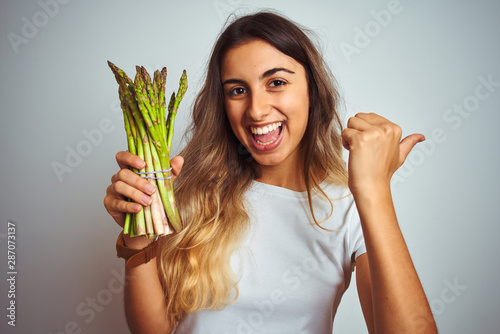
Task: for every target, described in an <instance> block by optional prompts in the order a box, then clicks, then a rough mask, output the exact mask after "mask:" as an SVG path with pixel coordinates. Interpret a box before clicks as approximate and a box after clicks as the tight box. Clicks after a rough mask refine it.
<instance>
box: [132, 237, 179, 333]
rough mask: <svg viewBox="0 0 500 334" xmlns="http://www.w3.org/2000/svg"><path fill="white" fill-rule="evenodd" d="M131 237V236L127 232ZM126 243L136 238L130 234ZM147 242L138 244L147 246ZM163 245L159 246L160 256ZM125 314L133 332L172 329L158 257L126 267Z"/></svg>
mask: <svg viewBox="0 0 500 334" xmlns="http://www.w3.org/2000/svg"><path fill="white" fill-rule="evenodd" d="M125 238H127V236H125ZM128 239H129V242H128V244H127V241H125V245H127V247H130V248H135V247H133V246H130V244H131V243H132V241H134V240H132V239H141V238H128ZM144 247H145V246H144V245H141V246H139V247H137V248H138V249H142V248H144ZM160 249H161V247H158V256H159V255H160ZM125 277H126V282H127V284H126V285H125V316H126V318H127V324H128V327H129V329H130V332H131V333H133V334H134V333H141V334H142V333H145V334H148V333H152V334H156V333H170V332H171V331H172V329H173V326H171V325H170V324H168V322H167V319H166V309H165V300H164V297H163V288H162V286H161V283H160V279H159V275H158V268H157V261H156V259H152V260H151V261H149V262H148V263H145V264H141V265H139V266H137V267H127V266H126V267H125Z"/></svg>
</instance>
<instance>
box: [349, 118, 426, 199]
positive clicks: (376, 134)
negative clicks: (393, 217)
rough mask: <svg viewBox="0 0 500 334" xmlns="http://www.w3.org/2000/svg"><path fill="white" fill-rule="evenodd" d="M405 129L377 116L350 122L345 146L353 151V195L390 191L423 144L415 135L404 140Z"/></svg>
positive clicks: (351, 165)
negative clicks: (397, 174)
mask: <svg viewBox="0 0 500 334" xmlns="http://www.w3.org/2000/svg"><path fill="white" fill-rule="evenodd" d="M401 134H402V131H401V128H400V127H399V126H398V125H397V124H394V123H392V122H390V121H388V120H387V119H385V118H383V117H382V116H379V115H377V114H374V113H358V114H356V116H354V117H351V118H349V121H348V122H347V128H346V129H344V131H343V132H342V144H343V145H344V147H345V148H346V149H347V150H348V151H349V163H348V171H349V188H350V190H351V192H353V194H354V193H355V192H359V191H370V190H374V189H377V188H379V187H390V182H391V177H392V175H393V174H394V172H395V171H396V170H397V169H398V168H399V167H400V166H401V165H402V164H403V162H404V161H405V159H406V157H407V156H408V154H409V153H410V151H411V150H412V149H413V147H414V146H415V145H416V144H417V143H418V142H421V141H423V140H425V137H424V136H423V135H422V134H412V135H409V136H407V137H406V138H404V139H403V140H401Z"/></svg>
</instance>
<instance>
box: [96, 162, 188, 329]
mask: <svg viewBox="0 0 500 334" xmlns="http://www.w3.org/2000/svg"><path fill="white" fill-rule="evenodd" d="M116 160H117V162H118V165H119V166H120V171H119V172H118V173H116V174H115V175H113V177H112V178H111V185H110V186H109V187H108V189H107V191H106V197H105V198H104V206H105V208H106V210H107V211H108V213H109V214H110V215H111V216H112V217H113V218H114V219H115V221H116V223H117V224H118V225H120V226H121V227H123V225H124V221H125V214H126V212H131V213H136V212H138V211H140V210H141V209H142V207H141V206H140V205H138V204H137V203H140V204H142V205H143V206H148V205H150V204H151V197H150V196H151V195H152V194H153V193H154V191H155V189H151V183H149V182H148V181H147V180H145V179H143V178H141V177H139V176H138V175H136V174H134V173H133V172H132V171H131V170H129V166H132V167H135V168H142V167H143V166H144V164H145V162H144V160H142V159H140V158H139V157H138V156H136V155H133V154H131V153H129V152H119V153H118V154H117V155H116ZM183 163H184V160H183V159H182V158H181V157H175V158H173V159H172V160H171V165H172V169H173V175H174V178H175V177H177V175H179V173H180V170H181V168H182V164H183ZM153 188H154V187H153ZM127 198H131V199H132V200H134V202H129V201H127ZM150 242H151V240H148V239H146V238H142V237H134V238H131V237H129V236H128V235H124V244H125V246H127V247H128V248H133V249H143V248H145V247H146V246H148V244H149V243H150ZM159 242H160V245H159V246H160V247H158V252H159V253H160V252H161V242H162V239H161V238H160V241H159ZM158 255H159V254H158ZM125 268H126V269H125V274H126V282H127V283H126V285H125V314H126V317H127V323H128V326H129V328H130V331H131V332H132V333H141V334H142V333H146V334H147V333H155V334H156V333H170V331H171V330H172V327H173V324H169V323H168V322H167V319H166V308H165V300H164V296H163V288H162V286H161V282H160V278H159V272H158V267H157V261H156V259H153V260H151V261H149V262H148V263H145V264H141V265H139V266H137V267H134V268H129V267H125Z"/></svg>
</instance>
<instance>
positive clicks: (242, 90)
mask: <svg viewBox="0 0 500 334" xmlns="http://www.w3.org/2000/svg"><path fill="white" fill-rule="evenodd" d="M244 93H246V90H245V88H242V87H236V88H233V89H231V90H230V91H229V95H230V96H234V95H241V94H244Z"/></svg>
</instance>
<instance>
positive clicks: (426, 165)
mask: <svg viewBox="0 0 500 334" xmlns="http://www.w3.org/2000/svg"><path fill="white" fill-rule="evenodd" d="M263 8H272V9H274V10H276V11H278V12H280V13H282V14H284V15H286V16H287V17H289V18H290V19H292V20H294V21H296V22H298V23H299V24H301V25H303V26H305V27H308V28H310V29H311V30H312V31H314V33H315V34H316V35H317V41H318V43H319V45H320V47H321V50H322V52H323V54H324V56H325V59H326V61H327V63H328V64H329V66H330V67H331V68H332V71H333V73H334V75H335V76H336V78H337V80H338V82H339V89H340V91H341V93H342V96H343V99H344V102H343V107H342V114H343V120H344V124H345V122H346V120H347V118H348V117H349V116H352V115H354V114H355V113H357V112H376V113H378V114H380V115H382V116H384V117H386V118H388V119H389V120H392V121H393V122H395V123H397V124H399V125H401V127H402V128H403V131H404V135H408V134H411V133H414V132H420V133H423V134H424V135H425V136H426V137H427V141H426V142H424V143H421V144H419V145H418V146H417V147H416V148H415V149H414V151H413V152H412V153H411V155H410V156H409V157H408V160H407V161H406V163H405V165H404V166H403V167H402V168H401V169H400V171H399V172H398V173H397V174H396V175H395V176H394V179H393V181H394V182H393V191H394V198H395V204H396V208H397V213H398V218H399V222H400V225H401V229H402V230H403V233H404V236H405V238H406V241H407V244H408V247H409V249H410V252H411V254H412V257H413V260H414V263H415V266H416V268H417V271H418V273H419V276H420V279H421V281H422V284H423V286H424V289H425V291H426V294H427V296H428V298H429V301H430V303H431V307H432V310H433V313H434V315H435V318H436V321H437V323H438V326H439V328H440V331H441V333H494V332H498V328H499V327H500V320H499V319H500V312H499V309H500V290H499V289H498V288H497V285H498V282H499V281H500V275H499V269H498V260H497V258H496V255H497V254H498V253H500V246H499V242H498V240H497V238H498V236H499V235H500V224H499V218H498V217H499V204H498V199H499V198H500V196H499V195H500V193H499V190H498V189H499V188H500V182H499V177H498V171H499V170H500V160H499V155H498V153H499V149H498V124H499V123H500V116H499V115H500V113H499V106H500V66H499V62H498V60H499V59H500V48H499V41H500V40H499V39H498V32H499V31H500V21H499V20H498V16H499V14H500V10H499V9H500V5H499V3H498V2H497V1H493V0H492V1H451V0H447V1H424V0H421V1H411V0H401V1H397V0H377V1H363V2H362V1H345V0H331V1H319V0H309V1H297V0H293V1H291V0H286V1H285V0H282V1H263V0H262V1H249V0H248V1H245V0H215V1H213V0H210V1H201V0H199V1H141V2H138V1H123V0H121V1H118V0H112V1H70V0H64V1H63V0H40V1H36V0H32V1H4V0H2V2H1V4H0V31H1V34H0V36H1V39H0V59H1V60H0V69H1V76H0V78H1V79H0V80H1V89H0V108H1V114H0V117H1V118H0V124H1V133H0V136H1V140H0V153H1V161H2V162H1V170H2V173H1V175H0V180H1V184H0V213H1V225H0V277H2V279H1V283H0V286H1V289H0V310H1V311H0V332H2V333H43V334H49V333H52V334H56V333H127V332H128V329H127V326H126V324H125V317H124V312H123V302H122V299H123V285H124V284H126V282H124V280H123V260H122V259H117V258H116V256H115V240H116V236H117V235H118V233H119V230H120V229H119V228H118V226H117V225H116V224H115V223H114V221H113V220H112V218H111V217H110V216H109V215H108V214H107V212H106V211H105V209H104V206H103V203H102V201H103V198H104V196H105V191H106V187H107V186H108V185H109V183H110V177H111V175H112V174H114V173H115V172H116V171H117V170H118V167H117V165H116V162H115V154H116V152H118V151H120V150H125V149H127V146H126V143H127V142H126V137H125V132H124V129H123V117H122V113H121V109H120V106H119V102H118V92H117V88H118V85H117V84H116V82H115V79H114V76H113V75H112V73H111V71H110V69H109V68H108V66H107V64H106V61H107V60H111V61H112V62H114V63H115V64H117V65H118V66H119V67H121V68H123V69H124V70H125V71H127V72H128V73H129V74H130V75H134V74H135V68H134V66H135V65H143V66H145V67H146V68H147V69H148V71H149V72H152V71H153V70H154V69H156V68H160V67H162V66H167V67H168V81H167V92H171V91H173V90H176V89H177V83H178V79H179V77H180V75H181V72H182V69H186V70H187V73H188V79H189V89H188V92H187V95H186V98H185V100H184V101H183V102H182V104H181V108H180V110H179V113H178V116H177V120H176V125H175V139H174V149H173V150H174V153H176V152H179V150H180V148H181V147H182V145H183V141H182V140H181V138H182V134H183V133H184V130H185V129H186V127H187V124H188V121H189V110H190V108H191V104H192V102H193V99H194V97H195V95H196V93H197V92H198V90H199V88H200V86H201V83H202V79H203V77H204V72H205V66H206V63H207V59H208V55H209V53H210V50H211V47H212V45H213V43H214V41H215V39H216V37H217V35H218V34H219V32H220V31H221V29H222V27H223V26H224V24H225V22H226V19H227V17H228V16H229V14H230V13H232V12H235V13H237V14H245V13H250V12H253V11H256V10H258V9H263ZM214 135H217V134H214ZM9 223H10V225H11V226H15V237H16V239H15V261H16V262H15V265H16V267H15V270H16V272H17V274H15V275H13V276H14V278H15V280H10V281H8V280H7V279H8V278H10V276H11V275H8V274H7V273H8V272H10V271H11V270H10V269H9V268H8V266H7V265H8V247H10V249H11V250H13V246H14V244H13V243H10V244H9V242H8V241H9V240H11V239H12V238H11V239H9V235H12V234H9V232H8V230H7V227H8V224H9ZM11 231H13V230H11ZM11 255H12V253H11ZM11 259H12V257H11ZM14 282H15V283H14ZM11 283H12V284H11ZM9 291H10V293H9ZM12 292H14V293H15V296H13V295H12ZM12 301H15V327H13V326H11V325H9V324H8V322H9V321H11V319H9V317H8V316H9V315H10V314H12V312H11V310H8V309H7V308H8V307H10V308H11V309H12V307H11V306H10V305H11V302H12ZM311 311H312V310H311ZM261 320H262V321H265V318H263V319H261ZM249 321H250V320H249ZM257 321H260V320H259V319H254V320H253V322H251V323H249V325H250V326H251V328H252V329H254V332H255V333H259V329H258V323H257ZM415 321H419V319H415ZM11 323H12V322H11ZM334 332H335V333H366V332H367V331H366V327H365V324H364V320H363V317H362V313H361V308H360V306H359V302H358V299H357V293H356V287H355V282H354V278H353V281H352V282H351V286H350V288H349V290H348V292H347V293H346V294H345V295H344V297H343V299H342V302H341V305H340V308H339V310H338V314H337V317H336V319H335V328H334Z"/></svg>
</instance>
